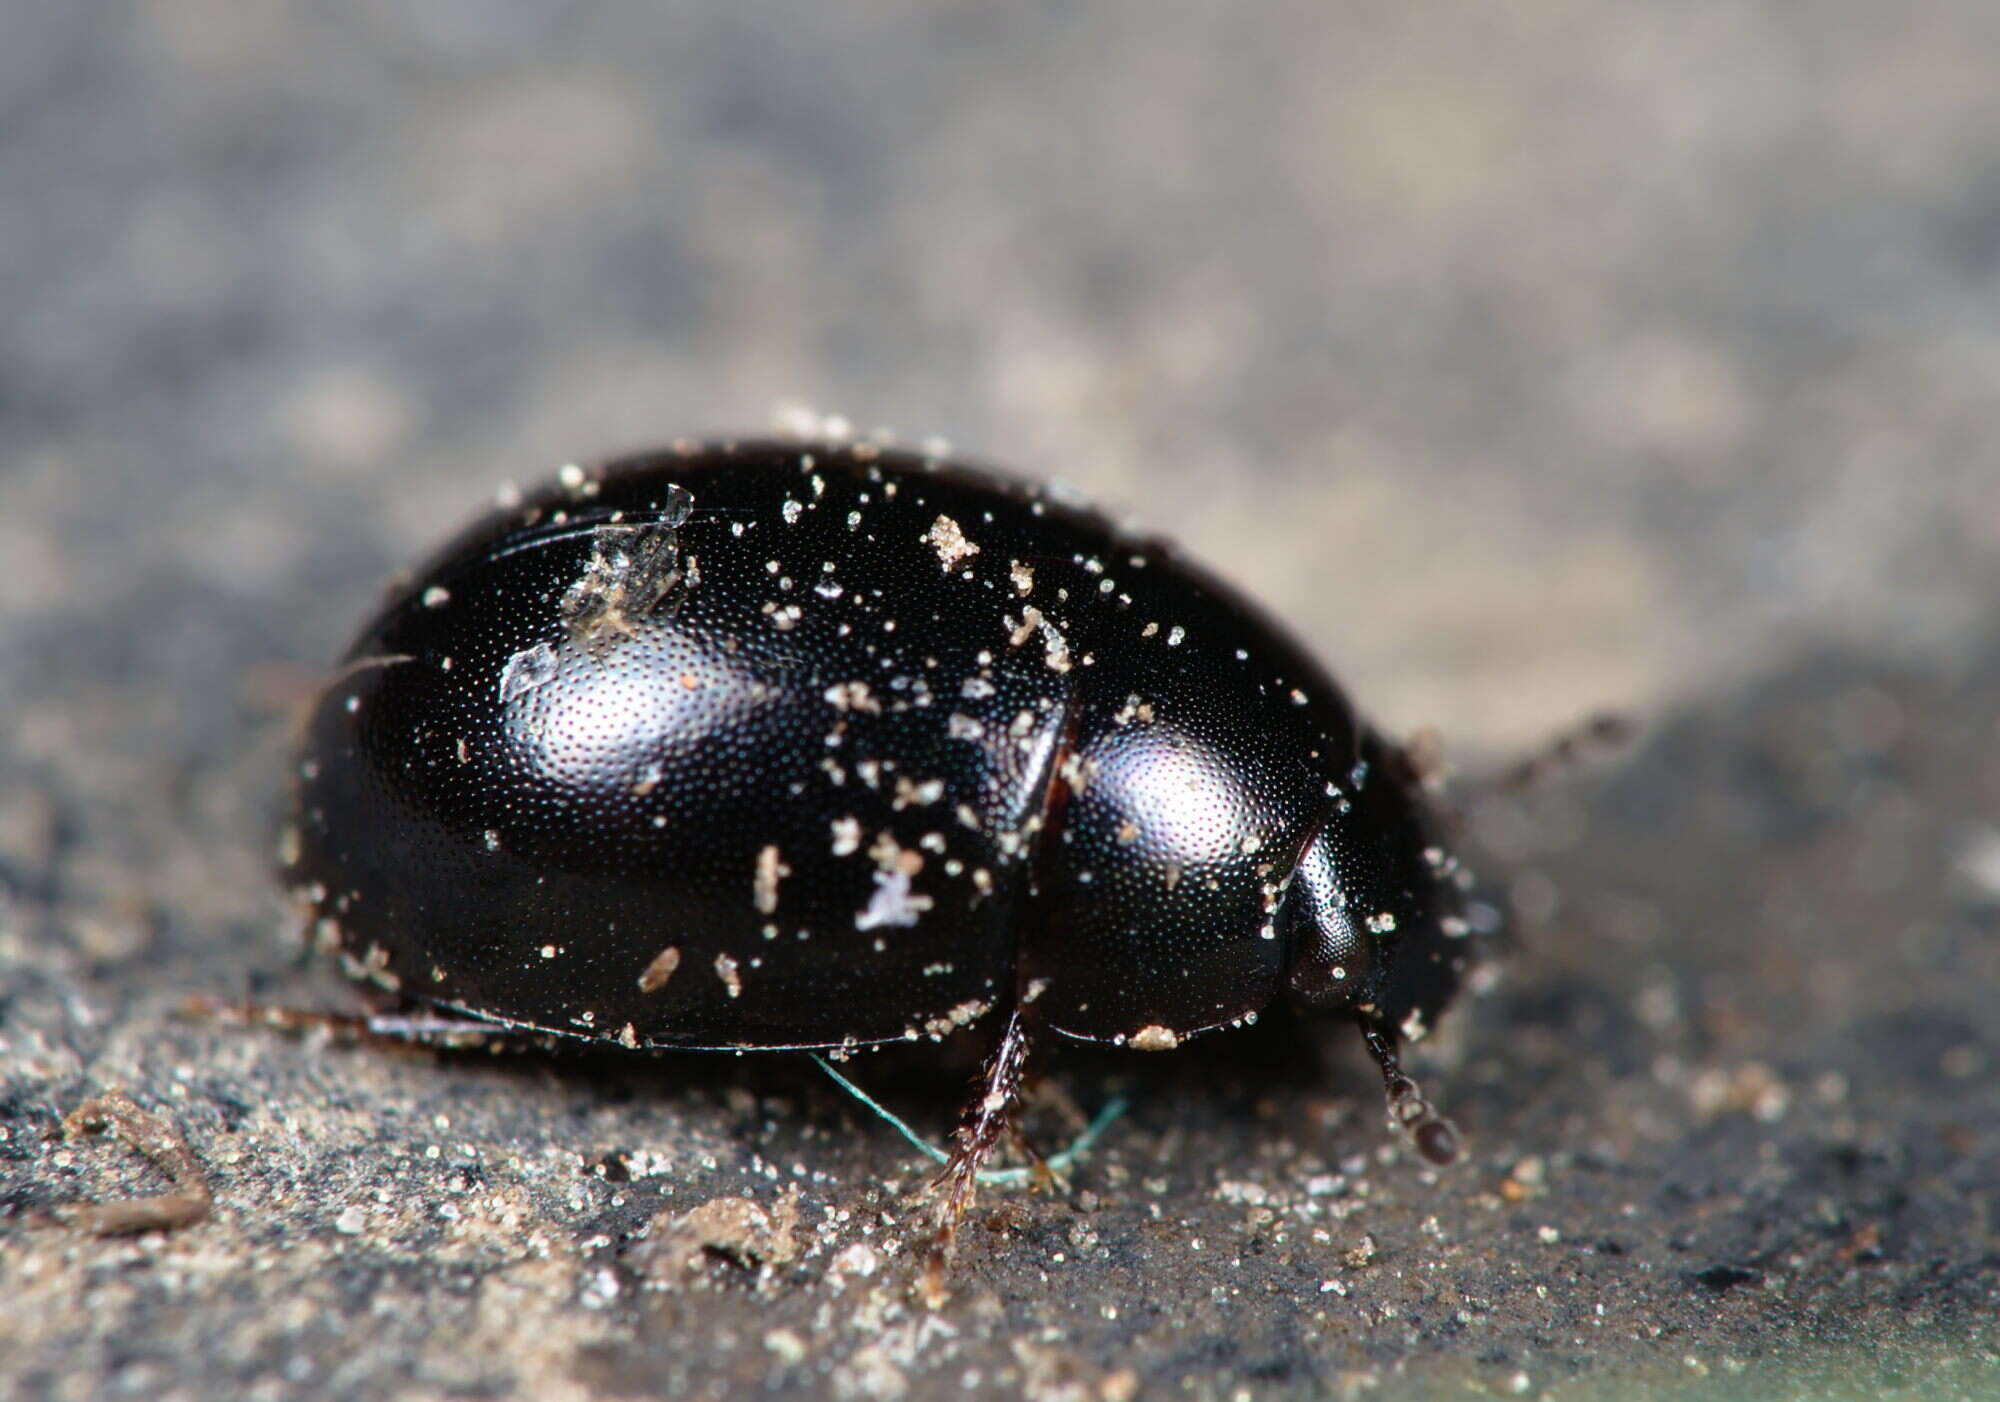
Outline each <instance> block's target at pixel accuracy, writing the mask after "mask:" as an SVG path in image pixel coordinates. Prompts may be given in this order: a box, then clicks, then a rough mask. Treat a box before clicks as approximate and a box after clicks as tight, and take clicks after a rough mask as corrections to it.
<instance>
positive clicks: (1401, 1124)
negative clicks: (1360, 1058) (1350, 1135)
mask: <svg viewBox="0 0 2000 1402" xmlns="http://www.w3.org/2000/svg"><path fill="white" fill-rule="evenodd" d="M1361 1040H1362V1041H1364V1042H1366V1043H1367V1044H1368V1053H1369V1055H1371V1056H1373V1057H1374V1058H1375V1064H1376V1065H1377V1066H1379V1067H1381V1068H1382V1088H1383V1089H1384V1090H1385V1091H1386V1092H1387V1093H1388V1096H1389V1123H1390V1124H1392V1125H1393V1126H1395V1127H1396V1128H1397V1129H1399V1130H1401V1131H1403V1133H1405V1134H1407V1135H1409V1136H1410V1142H1411V1143H1412V1144H1414V1145H1416V1147H1417V1152H1418V1153H1419V1154H1422V1155H1423V1156H1424V1158H1425V1159H1426V1160H1428V1161H1429V1162H1431V1163H1434V1164H1436V1165H1437V1166H1438V1167H1440V1168H1442V1167H1444V1166H1445V1165H1446V1164H1448V1163H1451V1162H1453V1161H1454V1160H1455V1159H1457V1158H1458V1130H1457V1129H1456V1128H1454V1127H1453V1125H1452V1122H1451V1121H1450V1120H1448V1119H1446V1118H1445V1117H1444V1116H1443V1115H1441V1114H1439V1113H1438V1109H1437V1107H1436V1106H1435V1105H1433V1104H1431V1102H1430V1100H1429V1098H1428V1097H1426V1096H1425V1095H1424V1092H1423V1088H1422V1087H1420V1086H1419V1085H1418V1084H1417V1083H1416V1082H1415V1081H1413V1080H1411V1079H1410V1077H1409V1076H1408V1075H1406V1074H1404V1071H1403V1064H1402V1062H1401V1061H1400V1060H1399V1059H1398V1057H1397V1055H1396V1036H1395V1034H1394V1033H1393V1032H1390V1031H1387V1030H1386V1029H1384V1028H1383V1027H1382V1026H1381V1025H1380V1024H1378V1023H1374V1022H1363V1023H1362V1024H1361Z"/></svg>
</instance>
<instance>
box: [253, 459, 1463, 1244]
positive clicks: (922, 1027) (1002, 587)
mask: <svg viewBox="0 0 2000 1402" xmlns="http://www.w3.org/2000/svg"><path fill="white" fill-rule="evenodd" d="M299 774H300V781H299V787H298V806H297V814H296V823H295V827H294V828H293V829H292V830H291V831H290V832H289V833H288V834H287V838H286V847H287V850H286V852H285V857H286V865H287V876H288V880H289V881H290V882H291V884H292V885H293V886H294V887H295V888H296V889H297V890H298V891H300V892H301V894H302V895H303V896H304V897H305V899H306V900H307V901H308V902H309V904H310V906H311V908H312V910H313V913H314V915H315V917H316V919H317V921H318V932H319V937H320V939H321V940H322V941H323V942H325V943H326V944H328V945H330V946H331V947H332V948H334V949H336V950H337V951H338V952H339V953H340V955H341V957H342V959H343V961H344V962H345V964H346V966H347V968H348V971H349V972H350V973H352V974H353V975H355V976H356V977H360V978H366V979H370V980H372V981H374V982H375V983H376V984H378V985H381V986H382V987H384V988H386V989H388V990H391V991H393V992H395V993H397V994H399V995H400V996H402V997H404V998H406V999H411V1000H415V1001H417V1002H420V1003H423V1004H428V1005H432V1006H436V1007H439V1008H443V1009H450V1010H454V1011H455V1012H457V1013H460V1014H464V1015H466V1016H468V1017H471V1018H474V1019H478V1020H481V1021H483V1022H487V1023H491V1024H497V1025H501V1026H505V1027H509V1028H521V1029H535V1030H539V1031H541V1032H548V1033H560V1034H564V1035H567V1036H574V1037H586V1038H595V1039H600V1040H608V1041H613V1042H617V1043H620V1044H622V1045H624V1046H627V1047H635V1048H638V1047H697V1048H731V1049H760V1050H764V1049H800V1048H852V1047H856V1046H860V1045H866V1044H871V1043H882V1042H891V1041H899V1040H903V1039H915V1038H924V1037H931V1038H938V1037H942V1036H943V1035H945V1034H947V1033H949V1032H951V1031H953V1030H955V1029H957V1028H959V1027H963V1026H968V1025H971V1024H974V1023H980V1022H989V1021H990V1025H992V1026H993V1027H995V1028H996V1031H995V1034H994V1038H993V1044H992V1045H993V1050H992V1051H991V1053H990V1055H989V1058H988V1062H987V1067H986V1070H985V1072H984V1074H983V1076H982V1081H981V1085H980V1089H979V1092H978V1094H977V1095H976V1096H975V1098H974V1100H973V1101H972V1103H971V1105H970V1107H969V1108H968V1110H967V1112H966V1116H965V1119H964V1121H963V1123H962V1124H961V1126H960V1128H959V1131H958V1140H957V1150H956V1153H955V1154H954V1156H953V1162H952V1165H951V1167H949V1168H948V1169H947V1170H946V1180H945V1181H947V1182H948V1183H949V1186H950V1191H949V1193H948V1195H947V1203H948V1212H947V1214H946V1228H945V1230H946V1235H947V1237H948V1233H949V1227H950V1224H951V1223H953V1222H955V1221H956V1220H957V1217H958V1215H959V1214H960V1213H962V1211H963V1208H964V1206H965V1203H966V1202H967V1201H968V1200H969V1195H970V1192H971V1186H972V1183H973V1181H974V1175H975V1173H976V1170H977V1168H978V1164H979V1162H980V1160H981V1159H982V1158H983V1157H984V1156H985V1155H986V1154H987V1153H988V1152H989V1151H990V1149H991V1148H992V1147H993V1145H994V1144H995V1142H996V1141H997V1139H998V1138H999V1136H1000V1135H1001V1133H1002V1132H1003V1130H1004V1128H1005V1126H1006V1123H1007V1119H1008V1116H1009V1115H1010V1113H1011V1111H1012V1108H1013V1104H1014V1101H1015V1098H1016V1094H1017V1091H1018V1088H1019V1083H1020V1078H1021V1074H1022V1070H1023V1066H1024V1063H1025V1061H1026V1058H1027V1054H1028V1051H1029V1048H1030V1045H1031V1043H1032V1042H1033V1041H1034V1039H1035V1038H1036V1037H1037V1035H1038V1034H1040V1033H1042V1032H1044V1031H1047V1032H1055V1033H1059V1034H1061V1035H1063V1036H1066V1037H1072V1038H1079V1039H1083V1040H1089V1041H1103V1042H1113V1043H1119V1044H1123V1045H1125V1046H1129V1047H1135V1048H1138V1049H1141V1050H1148V1051H1151V1050H1163V1049H1167V1048H1171V1047H1173V1046H1175V1045H1177V1044H1178V1043H1180V1042H1181V1041H1183V1040H1185V1039H1186V1038H1188V1037H1190V1036H1192V1035H1194V1034H1196V1033H1199V1032H1204V1031H1208V1030H1210V1029H1213V1028H1217V1027H1224V1026H1229V1025H1233V1024H1238V1023H1243V1022H1246V1021H1250V1020H1253V1019H1255V1017H1256V1016H1257V1013H1258V1011H1259V1010H1260V1009H1262V1008H1264V1007H1266V1006H1268V1005H1269V1004H1271V1003H1272V1002H1273V1001H1274V1000H1276V999H1278V998H1280V997H1284V998H1287V999H1289V1000H1290V1001H1291V1002H1293V1003H1294V1004H1296V1005H1299V1006H1302V1007H1304V1008H1309V1009H1321V1010H1331V1011H1335V1012H1339V1013H1344V1014H1346V1015H1347V1016H1348V1017H1350V1018H1352V1019H1353V1020H1354V1021H1355V1022H1356V1023H1358V1024H1359V1026H1360V1029H1361V1031H1362V1033H1363V1035H1364V1038H1365V1040H1366V1042H1367V1045H1368V1047H1369V1049H1370V1051H1371V1052H1372V1053H1373V1055H1374V1057H1375V1059H1376V1061H1377V1062H1378V1063H1379V1064H1380V1066H1381V1068H1382V1071H1383V1074H1384V1077H1385V1079H1386V1083H1387V1087H1388V1092H1389V1101H1390V1110H1391V1115H1392V1119H1393V1120H1394V1122H1395V1123H1397V1124H1399V1125H1401V1126H1402V1127H1404V1128H1406V1129H1407V1130H1409V1131H1410V1132H1411V1133H1412V1135H1413V1137H1414V1140H1415V1143H1416V1145H1417V1147H1418V1149H1419V1150H1420V1151H1421V1152H1422V1153H1423V1155H1424V1156H1425V1157H1426V1158H1428V1159H1431V1160H1432V1161H1434V1162H1439V1163H1443V1162H1448V1161H1449V1160H1450V1159H1452V1158H1453V1157H1454V1156H1455V1154H1456V1139H1455V1135H1454V1133H1453V1131H1452V1129H1451V1127H1450V1125H1449V1123H1448V1122H1447V1121H1445V1120H1444V1119H1443V1118H1442V1117H1440V1116H1439V1115H1438V1114H1436V1113H1435V1112H1434V1111H1433V1110H1432V1108H1431V1107H1430V1105H1429V1104H1428V1102H1426V1100H1425V1099H1424V1097H1423V1095H1422V1094H1421V1093H1420V1092H1419V1091H1418V1089H1417V1087H1416V1086H1415V1084H1414V1083H1413V1082H1411V1081H1410V1080H1409V1079H1408V1078H1407V1077H1406V1076H1405V1075H1403V1073H1402V1072H1401V1071H1400V1070H1399V1069H1398V1065H1397V1059H1396V1049H1397V1045H1398V1039H1399V1037H1401V1036H1404V1035H1414V1034H1417V1033H1419V1032H1420V1031H1421V1029H1422V1028H1423V1026H1424V1025H1425V1024H1426V1023H1428V1022H1430V1021H1432V1020H1434V1019H1435V1018H1436V1017H1437V1015H1438V1013H1439V1012H1440V1011H1441V1010H1442V1008H1443V1007H1444V1005H1445V1004H1446V1003H1447V1002H1448V1001H1449V1000H1450V998H1451V996H1452V995H1453V994H1454V993H1455V992H1456V990H1457V988H1458V985H1459V983H1460V980H1461V975H1462V973H1463V970H1464V966H1465V963H1466V960H1465V957H1464V950H1465V942H1464V940H1463V938H1462V937H1463V936H1464V935H1465V934H1466V933H1467V930H1468V926H1467V922H1466V911H1465V905H1466V896H1465V887H1466V885H1467V881H1466V879H1465V876H1464V873H1462V872H1461V871H1460V870H1459V868H1458V866H1457V863H1456V862H1454V860H1453V859H1452V858H1451V857H1450V856H1449V855H1448V854H1447V852H1446V850H1445V848H1444V846H1443V845H1442V842H1441V839H1440V837H1439V834H1438V829H1437V826H1436V824H1435V823H1434V821H1433V819H1432V817H1431V815H1430V812H1429V810H1428V808H1427V806H1426V804H1425V802H1424V800H1423V797H1422V794H1421V792H1420V789H1421V785H1420V783H1419V776H1418V775H1417V773H1416V772H1415V766H1414V765H1413V764H1412V762H1411V761H1410V759H1409V757H1408V755H1407V754H1406V752H1405V751H1403V750H1402V749H1400V748H1398V747H1396V746H1394V745H1391V744H1390V743H1388V742H1387V741H1385V740H1384V739H1383V738H1382V737H1381V736H1379V735H1378V734H1376V732H1375V731H1373V730H1371V729H1370V728H1369V727H1368V726H1367V725H1366V724H1364V723H1363V722H1362V721H1361V720H1360V719H1359V718H1358V717H1357V716H1356V714H1355V712H1354V710H1353V708H1352V707H1351V706H1350V705H1349V703H1348V701H1347V699H1346V698H1345V696H1343V695H1342V693H1341V691H1340V689H1339V688H1338V687H1337V686H1336V685H1335V684H1334V683H1333V681H1332V680H1331V679H1330V678H1328V676H1327V675H1326V674H1325V673H1324V672H1323V671H1322V670H1321V669H1320V668H1319V667H1318V666H1316V665H1315V664H1314V662H1313V661H1312V659H1311V658H1310V657H1308V656H1307V655H1306V653H1305V652H1304V651H1302V650H1301V649H1300V648H1299V646H1298V645H1297V644H1296V643H1294V642H1293V641H1291V640H1290V639H1289V638H1287V637H1286V636H1285V635H1284V634H1283V633H1282V632H1281V631H1279V630H1278V629H1277V628H1276V627H1274V626H1273V625H1272V624H1271V623H1269V622H1267V621H1266V620H1265V619H1264V618H1263V617H1262V616H1261V615H1260V614H1259V613H1258V612H1257V611H1256V610H1255V609H1254V608H1253V607H1252V606H1251V605H1250V604H1248V603H1247V602H1246V601H1244V600H1243V599H1242V598H1241V597H1239V596H1238V595H1237V594H1235V593H1234V592H1233V591H1231V590H1230V589H1229V588H1227V587H1226V586H1225V585H1223V584H1222V583H1220V582H1219V581H1217V580H1216V579H1214V578H1212V577H1211V576H1209V575H1208V574H1206V573H1204V572H1203V571H1201V570H1199V569H1197V568H1195V567H1193V566H1192V565H1190V564H1189V563H1188V562H1187V561H1185V560H1183V559H1181V558H1179V557H1178V556H1176V555H1175V554H1173V553H1172V552H1171V551H1170V550H1169V549H1167V548H1166V547H1163V546H1162V545H1161V544H1159V543H1158V542H1155V541H1152V540H1142V539H1136V538H1133V537H1131V536H1128V535H1126V534H1124V533H1122V532H1120V531H1119V530H1118V529H1116V528H1115V527H1114V526H1112V525H1111V524H1110V523H1108V522H1107V521H1106V520H1105V519H1104V518H1102V517H1100V516H1098V515H1096V514H1093V513H1092V512H1090V511H1088V510H1086V509H1083V508H1081V507H1079V506H1076V505H1073V504H1071V503H1070V502H1068V501H1067V500H1064V499H1063V498H1061V497H1060V496H1057V495H1053V494H1051V493H1050V492H1049V491H1048V490H1047V489H1045V488H1041V487H1038V486H1035V485H1032V484H1029V483H1026V482H1020V481H1015V480H1011V479H1007V478H1004V477H1001V476H998V475H992V474H988V473H985V472H982V471H978V470H974V469H971V468H968V467H965V466H962V465H959V464H957V463H952V462H946V461H940V460H938V459H935V458H932V457H926V456H920V455H918V454H914V453H910V452H904V451H898V450H891V449H888V448H882V447H878V446H875V445H872V444H868V443H817V444H809V445H802V444H797V443H742V444H733V443H723V444H682V445H677V446H676V447H675V448H673V449H672V450H670V451H666V452H660V453H653V454H646V455H642V456H637V457H632V458H627V459H624V460H622V461H618V462H614V463H611V464H609V465H607V466H603V467H599V468H591V469H584V468H578V467H567V468H565V469H563V471H562V473H561V474H560V477H559V480H558V481H557V482H556V483H554V484H552V485H551V486H549V487H548V488H546V489H544V490H542V491H539V492H537V493H535V494H533V495H531V496H528V497H526V498H525V499H519V500H514V501H510V502H506V503H504V504H503V505H502V507H501V509H500V510H498V511H497V512H495V513H493V514H491V515H489V516H488V517H486V518H485V519H484V520H482V521H480V522H479V523H477V524H475V525H474V526H473V527H472V528H471V529H470V530H468V531H467V532H466V533H465V534H463V535H462V536H460V537H459V538H458V539H457V540H456V541H455V542H454V543H452V544H451V545H449V546H448V547H447V548H446V549H445V550H444V551H443V552H442V553H441V554H440V555H438V556H437V557H436V558H435V559H434V560H433V561H432V562H431V563H430V565H429V566H428V567H427V568H425V569H424V570H423V571H422V572H421V573H420V574H419V575H418V576H417V577H416V578H415V580H414V581H413V582H410V583H408V584H406V585H404V586H402V587H400V588H399V589H397V590H396V591H395V592H394V593H393V595H392V597H391V598H390V599H389V600H388V602H387V603H386V605H385V606H384V607H383V609H382V610H381V612H380V613H379V615H378V616H377V617H376V618H375V619H374V621H372V622H371V623H369V624H368V626H367V627H366V628H365V629H364V630H363V631H362V634H361V637H360V640H359V641H358V642H357V643H356V644H355V645H354V648H353V650H352V652H351V653H350V654H349V657H348V660H347V663H346V666H345V667H344V669H343V670H342V671H341V672H340V674H339V676H338V677H337V678H336V679H335V681H334V682H333V684H332V685H331V686H330V687H329V688H328V689H327V691H326V693H325V695H324V697H323V698H322V699H321V701H320V702H319V704H318V707H317V710H316V712H315V714H314V716H313V719H312V722H311V731H310V738H309V740H308V743H307V748H306V752H305V756H304V759H303V761H302V763H301V765H300V769H299Z"/></svg>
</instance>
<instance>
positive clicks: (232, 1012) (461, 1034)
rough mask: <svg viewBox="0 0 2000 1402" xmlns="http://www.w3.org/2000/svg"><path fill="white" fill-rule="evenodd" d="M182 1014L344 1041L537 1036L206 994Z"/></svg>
mask: <svg viewBox="0 0 2000 1402" xmlns="http://www.w3.org/2000/svg"><path fill="white" fill-rule="evenodd" d="M181 1011H182V1013H183V1014H184V1015H186V1016H188V1017H192V1018H203V1019H206V1020H209V1021H213V1022H227V1023H233V1024H235V1025H236V1026H239V1027H274V1028H277V1029H278V1030H279V1031H281V1032H305V1033H309V1034H312V1035H315V1036H319V1037H324V1038H326V1039H327V1040H328V1041H331V1042H335V1043H338V1044H340V1045H343V1046H355V1045H364V1046H375V1047H409V1046H428V1047H446V1048H464V1047H503V1046H509V1045H519V1046H527V1045H530V1044H531V1043H532V1042H533V1040H534V1038H533V1037H532V1036H531V1035H530V1034H527V1033H524V1032H521V1031H518V1030H517V1029H514V1028H510V1027H507V1026H504V1025H502V1024H499V1023H492V1022H482V1021H480V1020H478V1019H477V1018H465V1017H450V1016H446V1015H442V1014H438V1013H429V1012H414V1011H407V1010H406V1011H400V1012H398V1011H389V1012H372V1013H333V1012H322V1011H320V1010H319V1009H317V1008H294V1007H291V1006H289V1005H287V1004H284V1003H257V1002H250V1001H244V1002H230V1001H228V1000H225V999H221V998H211V997H207V996H205V995H202V994H196V995H195V996H193V997H191V998H189V999H187V1001H186V1002H185V1003H183V1004H182V1005H181Z"/></svg>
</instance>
